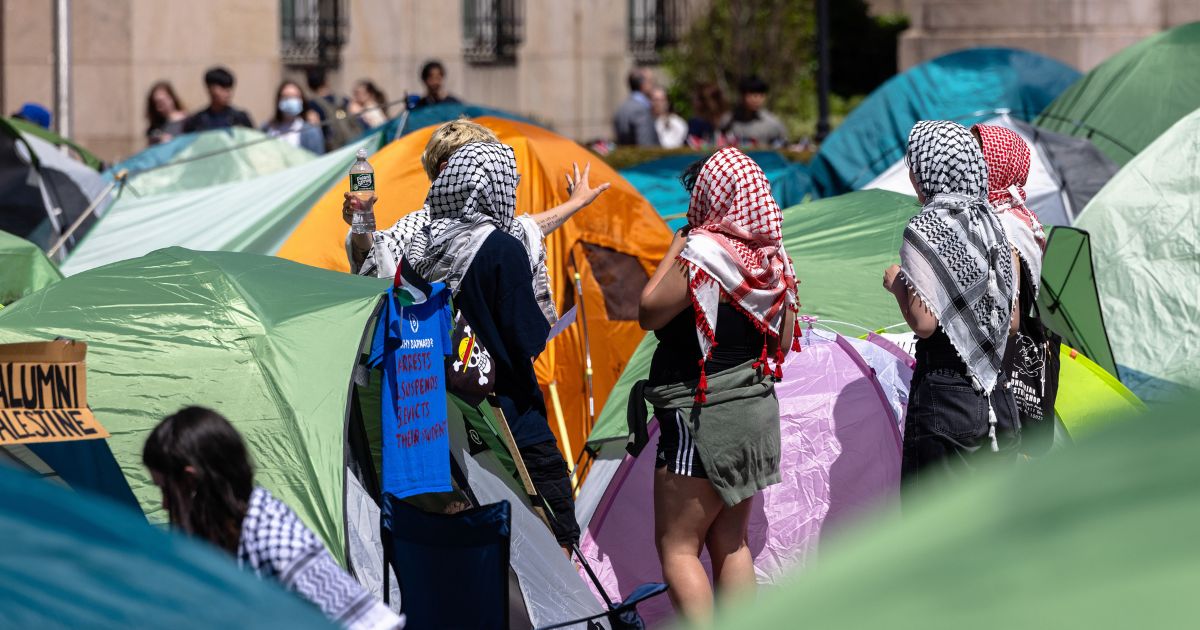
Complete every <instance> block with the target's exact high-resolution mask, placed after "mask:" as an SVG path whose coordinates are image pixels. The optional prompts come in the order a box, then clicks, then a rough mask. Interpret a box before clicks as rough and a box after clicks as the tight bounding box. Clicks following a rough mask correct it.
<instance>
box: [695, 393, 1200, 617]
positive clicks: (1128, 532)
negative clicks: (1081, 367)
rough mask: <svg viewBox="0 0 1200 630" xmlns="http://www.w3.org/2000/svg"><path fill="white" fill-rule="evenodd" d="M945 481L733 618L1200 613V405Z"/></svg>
mask: <svg viewBox="0 0 1200 630" xmlns="http://www.w3.org/2000/svg"><path fill="white" fill-rule="evenodd" d="M1190 403H1191V406H1190V407H1180V408H1166V409H1164V408H1159V409H1156V410H1155V411H1154V413H1153V416H1152V417H1144V418H1137V419H1136V420H1134V419H1130V420H1127V421H1124V422H1117V423H1114V424H1112V425H1109V426H1108V427H1107V428H1106V429H1104V430H1101V431H1097V432H1096V433H1094V434H1093V435H1092V436H1091V437H1090V438H1089V439H1087V440H1081V441H1079V442H1077V443H1076V445H1075V447H1074V448H1072V449H1069V450H1066V451H1063V452H1060V453H1058V454H1056V455H1055V456H1053V457H1046V458H1043V459H1040V460H1036V461H1033V462H1028V463H1025V464H1023V465H1021V466H1013V467H1011V468H1001V469H996V470H990V471H985V473H983V474H980V475H979V476H977V477H975V478H972V479H969V480H966V481H965V482H964V483H958V484H950V483H945V484H941V485H936V484H935V485H934V486H933V487H931V492H929V493H928V494H925V495H923V496H919V497H914V498H913V500H912V501H911V502H909V503H906V504H905V505H904V506H903V508H904V513H903V514H902V515H896V514H893V515H889V516H887V517H886V518H882V519H878V520H876V521H874V522H871V523H866V524H864V525H863V526H862V527H860V528H859V530H858V531H857V532H855V533H854V534H853V535H846V536H843V537H842V538H840V539H839V540H837V541H835V542H834V543H832V544H831V545H829V546H827V548H823V549H822V551H821V558H820V562H819V563H817V564H816V566H814V567H813V568H812V569H811V570H805V571H804V572H802V573H799V574H797V575H795V576H793V578H792V579H791V580H790V581H789V582H788V583H786V584H784V585H782V586H780V587H779V588H778V589H775V590H773V591H771V592H765V591H764V592H760V593H759V595H758V597H757V598H756V599H755V600H754V601H746V602H743V603H742V604H741V605H738V606H730V607H728V608H726V609H724V610H723V611H721V613H720V619H719V620H718V623H717V624H716V627H717V628H728V629H733V628H791V627H805V628H809V627H811V628H846V629H864V630H866V629H876V628H885V627H896V626H899V627H920V628H930V629H933V630H940V629H943V628H944V629H947V630H948V629H952V628H953V629H959V628H973V629H980V630H991V629H996V630H1000V629H1004V630H1008V629H1010V628H1018V627H1071V628H1095V629H1109V628H1112V629H1117V628H1122V629H1123V628H1187V627H1192V625H1193V624H1194V623H1195V622H1196V618H1197V617H1198V616H1200V602H1198V600H1197V599H1196V596H1195V594H1196V592H1197V590H1198V589H1200V576H1198V575H1197V573H1196V567H1197V566H1200V546H1197V545H1196V544H1195V529H1194V528H1193V527H1191V525H1192V524H1194V523H1197V522H1200V500H1198V499H1200V496H1198V493H1200V490H1198V488H1200V483H1198V482H1200V477H1198V475H1197V469H1196V464H1195V462H1196V457H1195V453H1196V452H1197V450H1198V449H1200V424H1197V423H1196V421H1195V420H1196V412H1195V409H1196V404H1198V403H1200V399H1194V398H1193V399H1190Z"/></svg>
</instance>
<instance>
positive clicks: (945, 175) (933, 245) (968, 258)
mask: <svg viewBox="0 0 1200 630" xmlns="http://www.w3.org/2000/svg"><path fill="white" fill-rule="evenodd" d="M906 160H907V162H908V165H909V169H910V170H911V171H912V174H913V178H914V180H915V181H916V184H917V188H918V189H919V190H920V191H921V193H922V195H923V197H924V199H925V207H924V208H922V209H921V212H920V213H919V214H917V216H915V217H913V218H912V219H911V220H910V221H909V223H908V226H907V227H906V228H905V229H904V244H903V245H901V247H900V267H901V269H902V270H903V275H904V279H905V281H906V282H907V283H908V285H909V286H910V287H911V288H912V289H913V290H914V291H916V293H917V295H918V296H920V298H921V300H922V301H923V302H924V303H925V305H926V306H927V307H928V308H929V309H930V310H931V311H932V312H933V314H934V315H936V316H937V318H938V323H939V325H940V326H941V328H942V330H944V331H945V332H946V335H947V336H948V337H949V338H950V342H951V343H952V344H953V345H954V348H955V350H957V351H958V355H959V357H960V358H961V359H962V361H963V363H964V364H966V368H967V372H968V373H969V375H970V377H971V378H972V380H973V381H974V383H975V385H976V386H977V387H979V388H980V389H981V390H982V391H984V392H986V393H988V394H990V393H991V392H992V390H993V389H994V388H995V386H996V381H997V379H998V376H999V374H1000V369H1001V362H1002V359H1003V357H1004V348H1005V345H1006V342H1007V340H1008V327H1009V317H1010V316H1011V313H1012V307H1013V300H1014V298H1015V295H1016V284H1015V282H1016V280H1015V277H1014V274H1013V265H1012V256H1011V255H1010V254H1009V249H1008V240H1007V238H1006V236H1005V233H1004V229H1003V228H1002V227H1001V225H1000V222H999V219H997V217H996V216H995V215H993V214H992V212H991V208H990V207H989V206H988V203H987V201H986V199H987V177H988V170H987V164H986V163H985V162H984V159H983V153H982V151H980V148H979V145H978V144H976V143H975V138H973V137H972V136H971V132H969V131H967V129H966V128H965V127H963V126H962V125H959V124H957V123H953V122H950V121H946V120H925V121H921V122H918V123H917V124H916V126H914V127H913V129H912V132H911V133H910V134H909V136H908V153H907V155H906Z"/></svg>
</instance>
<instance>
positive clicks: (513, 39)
mask: <svg viewBox="0 0 1200 630" xmlns="http://www.w3.org/2000/svg"><path fill="white" fill-rule="evenodd" d="M524 5H525V3H524V2H523V0H463V57H464V58H466V60H467V62H469V63H477V64H491V63H512V62H514V61H516V59H517V46H519V45H520V44H521V41H522V39H523V38H524V34H525V22H524V19H523V18H524V17H525V16H524V13H525V6H524Z"/></svg>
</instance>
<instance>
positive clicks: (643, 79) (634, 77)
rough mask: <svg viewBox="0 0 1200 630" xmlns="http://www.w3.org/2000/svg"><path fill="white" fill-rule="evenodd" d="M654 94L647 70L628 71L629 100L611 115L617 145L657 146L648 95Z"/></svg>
mask: <svg viewBox="0 0 1200 630" xmlns="http://www.w3.org/2000/svg"><path fill="white" fill-rule="evenodd" d="M653 92H654V74H653V73H651V72H650V69H649V68H634V69H633V70H630V71H629V98H627V99H625V102H624V103H621V106H620V107H618V108H617V111H616V113H615V114H613V132H614V134H615V135H616V138H617V144H620V145H637V146H643V147H656V146H658V134H657V133H656V132H655V131H654V113H653V112H652V111H651V108H650V95H651V93H653Z"/></svg>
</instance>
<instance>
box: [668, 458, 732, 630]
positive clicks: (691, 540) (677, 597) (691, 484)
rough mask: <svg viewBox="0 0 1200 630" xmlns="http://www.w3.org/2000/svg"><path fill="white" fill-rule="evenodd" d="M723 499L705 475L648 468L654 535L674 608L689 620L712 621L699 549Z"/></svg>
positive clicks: (702, 622) (703, 622)
mask: <svg viewBox="0 0 1200 630" xmlns="http://www.w3.org/2000/svg"><path fill="white" fill-rule="evenodd" d="M724 507H725V504H724V503H723V502H722V501H721V497H720V496H718V495H717V491H716V490H714V489H713V487H712V483H711V482H710V481H708V480H707V479H695V478H692V477H684V476H682V475H676V474H675V473H673V472H669V471H668V470H667V469H665V468H659V469H657V470H655V471H654V540H655V543H656V544H657V546H658V557H659V559H660V560H661V561H662V567H663V579H664V580H666V582H667V586H669V587H670V590H669V591H667V593H668V594H669V595H670V597H671V603H672V604H674V605H675V610H677V611H678V612H679V614H680V615H682V616H683V617H684V618H685V619H687V620H688V621H690V622H691V623H694V624H698V625H707V624H710V623H711V621H712V614H713V591H712V586H711V585H710V584H709V581H708V574H707V573H706V572H705V571H704V565H703V564H700V552H701V551H702V549H703V547H704V540H705V538H706V537H707V535H708V528H709V526H711V525H712V523H713V521H714V520H715V519H716V518H717V516H718V515H719V514H720V513H721V511H722V509H724Z"/></svg>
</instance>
